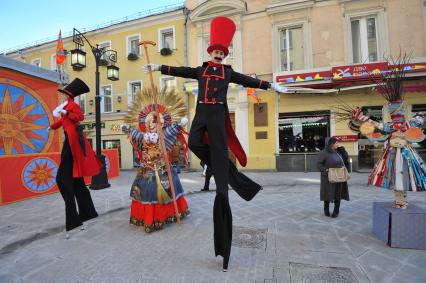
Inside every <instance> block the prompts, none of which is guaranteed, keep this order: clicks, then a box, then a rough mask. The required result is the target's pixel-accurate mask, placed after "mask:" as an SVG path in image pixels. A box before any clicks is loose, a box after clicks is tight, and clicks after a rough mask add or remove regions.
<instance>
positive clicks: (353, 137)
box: [334, 135, 358, 142]
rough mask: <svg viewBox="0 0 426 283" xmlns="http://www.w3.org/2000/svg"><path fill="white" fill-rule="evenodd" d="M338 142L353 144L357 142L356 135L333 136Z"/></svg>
mask: <svg viewBox="0 0 426 283" xmlns="http://www.w3.org/2000/svg"><path fill="white" fill-rule="evenodd" d="M334 137H335V138H336V139H337V140H338V141H339V142H353V141H358V135H344V136H334Z"/></svg>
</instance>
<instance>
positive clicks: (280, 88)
mask: <svg viewBox="0 0 426 283" xmlns="http://www.w3.org/2000/svg"><path fill="white" fill-rule="evenodd" d="M271 88H273V89H274V90H275V91H276V92H281V93H285V92H287V91H288V89H287V88H286V87H285V86H280V85H279V84H278V83H271Z"/></svg>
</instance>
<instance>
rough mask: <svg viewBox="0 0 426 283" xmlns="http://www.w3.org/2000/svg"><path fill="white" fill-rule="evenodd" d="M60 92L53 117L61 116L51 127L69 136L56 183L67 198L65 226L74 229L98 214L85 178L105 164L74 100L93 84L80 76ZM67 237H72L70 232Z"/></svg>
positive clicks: (65, 199)
mask: <svg viewBox="0 0 426 283" xmlns="http://www.w3.org/2000/svg"><path fill="white" fill-rule="evenodd" d="M58 91H59V92H61V94H62V102H63V103H62V104H61V105H59V106H58V107H56V109H55V110H53V116H55V117H58V118H60V119H59V120H57V121H56V122H55V123H53V124H52V125H50V127H49V128H48V129H49V130H50V129H52V130H56V129H59V128H60V127H61V126H62V128H63V129H64V134H65V139H64V144H63V146H62V152H61V164H60V165H59V169H58V173H57V175H56V182H57V184H58V188H59V191H60V192H61V195H62V197H63V199H64V201H65V217H66V221H65V228H66V231H70V230H72V229H74V228H76V227H78V226H81V225H82V224H83V222H84V221H87V220H89V219H92V218H95V217H97V216H98V214H97V212H96V210H95V207H94V205H93V201H92V197H91V196H90V192H89V190H88V189H87V188H86V185H85V183H84V179H83V177H84V176H95V175H97V174H99V171H100V168H101V167H102V164H101V163H100V162H99V160H98V159H97V158H96V156H95V153H94V152H93V149H92V147H91V146H90V143H89V141H88V140H87V138H86V136H85V135H84V133H83V128H82V127H81V126H80V122H81V121H83V120H84V114H83V111H82V110H81V108H80V106H79V105H78V104H77V103H75V102H74V98H75V97H77V96H79V95H81V94H83V93H86V92H89V87H88V86H87V85H86V84H85V83H84V82H83V81H82V80H80V79H78V78H76V79H75V80H73V81H72V82H71V83H70V84H69V85H68V86H66V87H65V88H64V89H59V90H58ZM76 200H77V206H78V212H77V209H76ZM83 227H84V226H83ZM83 227H82V228H83ZM66 238H69V234H68V233H66Z"/></svg>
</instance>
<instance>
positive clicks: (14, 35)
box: [0, 0, 184, 53]
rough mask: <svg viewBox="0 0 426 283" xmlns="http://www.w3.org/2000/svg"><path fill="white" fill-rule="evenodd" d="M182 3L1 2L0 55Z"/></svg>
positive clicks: (157, 0)
mask: <svg viewBox="0 0 426 283" xmlns="http://www.w3.org/2000/svg"><path fill="white" fill-rule="evenodd" d="M183 3H184V1H183V0H114V1H111V0H102V1H100V0H72V1H53V0H2V1H1V4H0V53H1V51H3V50H6V49H9V48H14V47H17V46H19V45H23V44H27V43H32V42H35V41H37V40H41V39H45V38H48V37H52V36H57V35H58V32H59V29H61V30H62V33H63V34H64V33H67V32H69V31H72V29H73V28H77V29H79V30H80V31H81V30H82V29H83V28H89V27H92V26H95V25H100V24H105V23H107V22H110V21H112V20H118V19H121V18H124V17H126V16H130V15H134V14H136V13H138V12H144V11H147V10H150V9H155V8H159V7H164V6H167V5H179V4H182V5H183Z"/></svg>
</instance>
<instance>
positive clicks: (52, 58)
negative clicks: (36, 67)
mask: <svg viewBox="0 0 426 283" xmlns="http://www.w3.org/2000/svg"><path fill="white" fill-rule="evenodd" d="M50 69H51V70H54V71H56V54H53V55H51V56H50Z"/></svg>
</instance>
